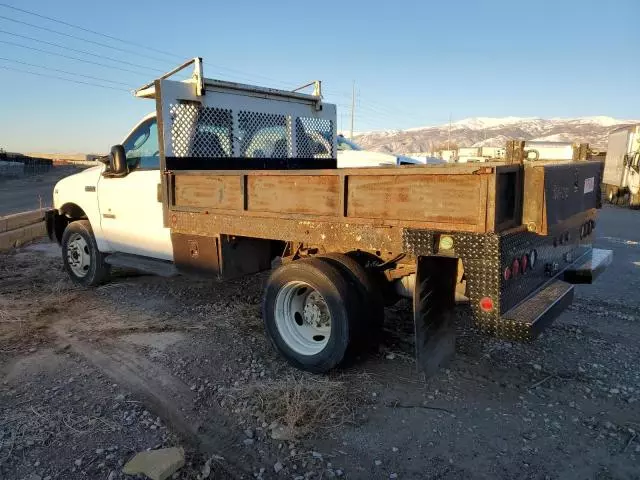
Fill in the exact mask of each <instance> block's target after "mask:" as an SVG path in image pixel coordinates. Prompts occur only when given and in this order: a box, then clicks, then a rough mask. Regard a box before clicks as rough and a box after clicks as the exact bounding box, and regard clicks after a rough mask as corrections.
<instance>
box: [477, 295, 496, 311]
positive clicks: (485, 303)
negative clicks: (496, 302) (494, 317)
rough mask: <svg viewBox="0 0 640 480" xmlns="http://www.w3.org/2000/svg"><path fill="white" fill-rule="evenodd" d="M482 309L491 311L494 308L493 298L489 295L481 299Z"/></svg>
mask: <svg viewBox="0 0 640 480" xmlns="http://www.w3.org/2000/svg"><path fill="white" fill-rule="evenodd" d="M480 310H482V311H483V312H490V311H491V310H493V300H491V299H490V298H489V297H484V298H483V299H482V300H480Z"/></svg>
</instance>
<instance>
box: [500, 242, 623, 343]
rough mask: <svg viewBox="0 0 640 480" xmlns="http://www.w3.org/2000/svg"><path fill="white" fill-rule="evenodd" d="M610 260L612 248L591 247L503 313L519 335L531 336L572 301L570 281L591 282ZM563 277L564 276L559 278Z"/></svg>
mask: <svg viewBox="0 0 640 480" xmlns="http://www.w3.org/2000/svg"><path fill="white" fill-rule="evenodd" d="M612 261H613V252H612V251H611V250H601V249H595V248H594V249H591V250H590V251H589V252H587V253H586V254H585V255H583V256H582V257H580V258H579V259H578V260H576V261H575V262H574V263H572V264H571V265H570V266H569V267H568V268H567V269H565V270H564V272H562V274H561V275H560V276H559V277H558V278H557V279H555V280H552V281H551V282H550V283H548V284H546V285H544V286H543V287H542V288H540V289H539V290H538V291H536V292H535V293H534V294H533V295H531V296H530V297H529V298H527V299H526V300H524V301H522V302H521V303H519V304H518V305H516V306H515V307H513V308H512V309H511V310H509V311H507V312H506V313H504V314H503V315H502V318H501V320H502V321H504V322H507V323H509V324H511V325H512V327H515V328H514V331H517V332H520V333H519V335H518V336H519V337H520V338H523V337H524V338H525V339H530V340H531V339H533V338H535V337H537V336H538V335H539V334H540V332H542V330H544V328H545V327H546V326H548V325H549V324H550V323H551V322H552V321H553V320H555V318H556V317H557V316H558V315H560V314H561V313H562V312H563V311H564V310H565V309H566V308H567V307H568V306H569V305H571V303H572V302H573V290H574V287H573V285H572V284H573V283H593V281H594V280H595V279H596V277H598V275H600V274H601V273H602V272H603V271H604V270H605V269H606V268H607V266H609V265H610V264H611V262H612ZM560 278H562V279H563V280H561V279H560Z"/></svg>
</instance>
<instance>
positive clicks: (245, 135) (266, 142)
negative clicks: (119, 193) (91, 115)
mask: <svg viewBox="0 0 640 480" xmlns="http://www.w3.org/2000/svg"><path fill="white" fill-rule="evenodd" d="M191 65H193V67H194V72H193V76H192V78H190V79H188V80H184V81H174V80H169V77H171V76H173V75H175V74H176V73H178V72H180V71H182V70H184V69H185V68H187V67H189V66H191ZM310 86H313V87H314V93H313V94H312V95H308V94H304V93H300V92H298V91H286V90H278V89H273V88H265V87H258V86H254V85H246V84H241V83H234V82H227V81H221V80H215V79H208V78H204V76H203V68H202V59H200V58H194V59H192V60H190V61H188V62H185V63H184V64H182V65H181V66H179V67H177V68H175V69H173V70H171V71H170V72H168V73H166V74H165V75H163V76H162V77H160V78H159V79H158V80H155V81H154V82H153V83H149V84H147V85H144V86H143V87H141V88H139V89H138V90H136V91H135V95H136V96H138V97H141V98H152V99H155V100H156V110H157V115H158V129H159V135H160V148H161V151H160V157H161V164H162V168H163V170H165V171H176V170H221V169H222V170H239V169H241V170H244V169H292V168H293V169H300V168H305V169H317V168H335V167H336V166H337V161H336V154H337V147H336V124H335V118H336V107H335V105H332V104H327V103H324V102H323V101H322V91H321V83H320V82H319V81H315V82H311V83H309V84H307V85H305V86H304V87H310ZM304 87H301V88H304ZM296 90H299V89H296Z"/></svg>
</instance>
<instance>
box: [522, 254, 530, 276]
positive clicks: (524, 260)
mask: <svg viewBox="0 0 640 480" xmlns="http://www.w3.org/2000/svg"><path fill="white" fill-rule="evenodd" d="M528 266H529V257H528V256H527V254H526V253H525V254H524V255H523V256H522V258H521V259H520V268H521V269H522V273H526V272H527V267H528Z"/></svg>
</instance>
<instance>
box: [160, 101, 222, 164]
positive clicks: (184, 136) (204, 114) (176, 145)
mask: <svg viewBox="0 0 640 480" xmlns="http://www.w3.org/2000/svg"><path fill="white" fill-rule="evenodd" d="M169 113H170V114H171V148H172V150H173V156H175V157H231V156H233V116H232V112H231V110H228V109H222V108H211V107H203V106H202V105H196V104H191V103H179V104H175V105H171V107H170V110H169Z"/></svg>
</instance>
